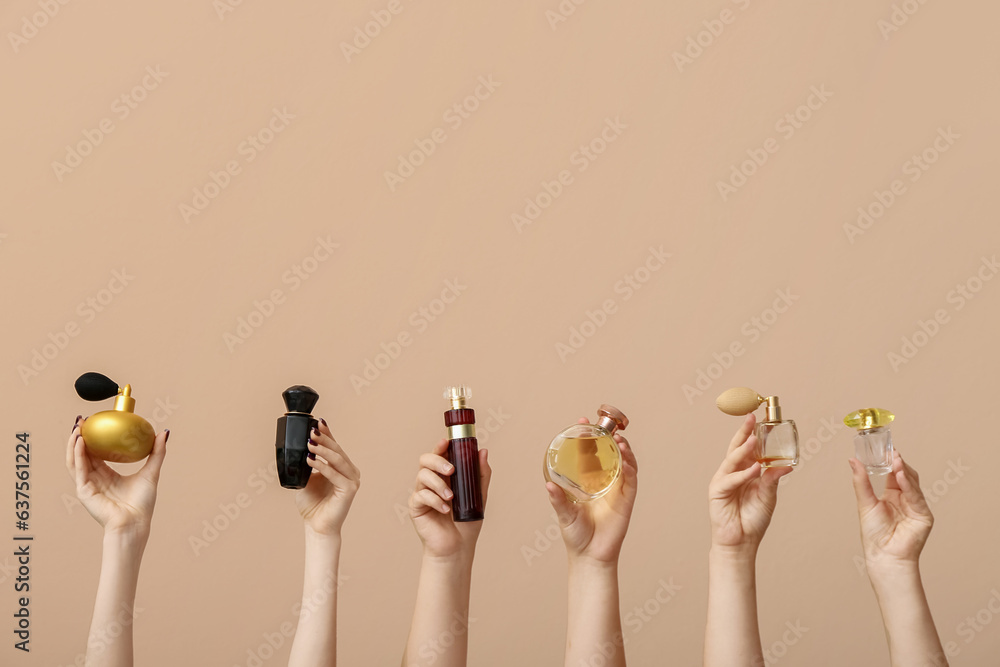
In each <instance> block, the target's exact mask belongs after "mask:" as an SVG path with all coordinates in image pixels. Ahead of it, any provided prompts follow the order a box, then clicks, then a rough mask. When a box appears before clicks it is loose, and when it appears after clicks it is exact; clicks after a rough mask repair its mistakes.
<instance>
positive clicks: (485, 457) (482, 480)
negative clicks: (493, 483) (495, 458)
mask: <svg viewBox="0 0 1000 667" xmlns="http://www.w3.org/2000/svg"><path fill="white" fill-rule="evenodd" d="M492 479H493V468H492V467H491V466H490V458H489V450H486V449H480V450H479V488H480V489H482V491H483V507H484V508H485V507H486V496H487V495H488V494H489V491H490V480H492Z"/></svg>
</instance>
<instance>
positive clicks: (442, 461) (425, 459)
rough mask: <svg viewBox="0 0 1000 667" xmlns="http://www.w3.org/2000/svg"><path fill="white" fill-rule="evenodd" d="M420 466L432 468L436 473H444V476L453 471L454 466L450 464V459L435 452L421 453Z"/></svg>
mask: <svg viewBox="0 0 1000 667" xmlns="http://www.w3.org/2000/svg"><path fill="white" fill-rule="evenodd" d="M420 467H421V468H427V469H428V470H433V471H434V472H436V473H437V474H439V475H444V476H445V477H447V476H448V475H450V474H451V473H453V472H455V466H453V465H452V464H451V461H449V460H448V459H446V458H445V457H443V456H441V455H440V454H436V453H434V454H421V455H420Z"/></svg>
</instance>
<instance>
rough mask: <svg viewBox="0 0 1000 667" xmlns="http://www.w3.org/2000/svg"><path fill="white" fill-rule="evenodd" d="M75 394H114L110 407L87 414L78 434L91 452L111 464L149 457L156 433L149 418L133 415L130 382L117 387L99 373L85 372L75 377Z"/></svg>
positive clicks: (90, 398)
mask: <svg viewBox="0 0 1000 667" xmlns="http://www.w3.org/2000/svg"><path fill="white" fill-rule="evenodd" d="M75 387H76V393H77V394H78V395H79V396H80V398H82V399H83V400H85V401H103V400H105V399H107V398H111V397H112V396H114V397H115V406H114V408H113V409H111V410H104V411H102V412H97V413H95V414H92V415H91V416H90V417H87V419H85V420H84V421H83V425H82V426H80V435H82V436H83V442H84V444H85V445H87V449H88V450H89V451H90V453H91V454H93V455H94V456H97V457H98V458H101V459H103V460H105V461H112V462H114V463H133V462H135V461H141V460H142V459H144V458H146V457H147V456H149V452H151V451H152V450H153V440H155V439H156V433H155V432H154V431H153V427H152V426H151V425H150V423H149V422H148V421H146V420H145V419H143V418H142V417H140V416H139V415H137V414H135V399H134V398H132V385H129V384H127V385H125V386H124V387H119V386H118V383H116V382H115V381H114V380H112V379H111V378H109V377H107V376H105V375H101V374H100V373H84V374H83V375H81V376H80V377H78V378H77V379H76V384H75Z"/></svg>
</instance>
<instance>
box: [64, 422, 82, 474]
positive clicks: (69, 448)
mask: <svg viewBox="0 0 1000 667" xmlns="http://www.w3.org/2000/svg"><path fill="white" fill-rule="evenodd" d="M79 435H80V415H77V416H76V421H75V422H73V430H72V431H70V434H69V440H67V441H66V470H69V474H71V475H75V474H76V472H75V468H74V466H75V462H74V461H75V458H76V454H74V450H75V449H76V438H77V436H79Z"/></svg>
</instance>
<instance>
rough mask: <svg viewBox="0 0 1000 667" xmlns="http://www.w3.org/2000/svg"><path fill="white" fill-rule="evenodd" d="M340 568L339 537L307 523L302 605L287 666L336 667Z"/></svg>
mask: <svg viewBox="0 0 1000 667" xmlns="http://www.w3.org/2000/svg"><path fill="white" fill-rule="evenodd" d="M339 570H340V536H339V535H322V534H319V533H316V532H314V531H313V530H312V529H310V528H309V527H308V526H306V558H305V574H304V575H303V581H302V607H301V608H300V610H299V624H298V627H297V628H296V629H295V639H294V641H293V642H292V650H291V653H290V655H289V656H288V665H289V667H335V665H336V664H337V588H338V580H337V575H338V572H339Z"/></svg>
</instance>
